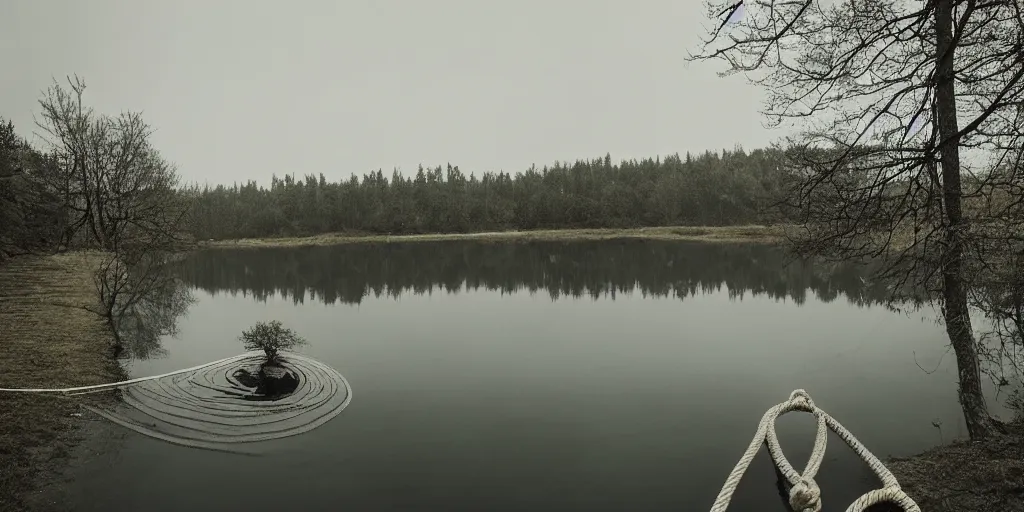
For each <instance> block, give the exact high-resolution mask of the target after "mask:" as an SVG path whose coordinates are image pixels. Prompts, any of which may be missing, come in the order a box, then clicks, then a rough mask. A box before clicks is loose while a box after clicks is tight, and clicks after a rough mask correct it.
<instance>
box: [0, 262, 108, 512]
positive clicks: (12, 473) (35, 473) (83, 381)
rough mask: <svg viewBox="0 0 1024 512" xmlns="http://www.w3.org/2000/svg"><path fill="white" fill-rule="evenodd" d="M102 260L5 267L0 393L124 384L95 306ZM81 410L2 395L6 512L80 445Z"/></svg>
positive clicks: (0, 459)
mask: <svg viewBox="0 0 1024 512" xmlns="http://www.w3.org/2000/svg"><path fill="white" fill-rule="evenodd" d="M100 258H101V256H100V255H99V254H96V253H72V254H62V255H57V256H25V257H19V258H14V259H12V260H9V261H6V262H4V263H2V264H0V387H15V388H17V387H42V388H58V387H70V386H77V385H90V384H100V383H104V382H110V381H112V380H119V379H121V378H122V372H121V370H120V367H119V366H118V364H117V362H116V361H115V360H114V359H113V358H112V357H111V343H112V336H111V333H110V331H109V330H108V329H107V327H106V325H105V324H104V322H103V321H102V319H101V318H100V317H99V316H98V315H97V314H95V313H93V312H90V311H87V310H86V309H85V308H91V307H95V306H96V305H97V295H96V288H95V285H94V284H93V269H95V268H96V267H97V265H98V262H99V259H100ZM79 414H80V408H79V405H78V403H77V402H75V401H72V400H70V399H64V398H59V397H54V396H44V395H37V394H13V393H0V510H23V509H25V508H26V507H27V506H28V501H27V500H28V499H29V498H30V496H31V495H32V493H33V492H35V490H36V489H38V488H39V484H40V476H41V474H42V473H44V472H45V473H47V474H49V473H50V472H51V471H52V470H53V469H54V468H58V467H60V466H63V465H64V464H65V463H66V461H67V458H68V455H69V453H70V451H71V449H72V448H73V447H74V446H75V445H76V444H77V442H78V440H79V439H81V437H82V434H83V431H82V428H81V427H82V425H84V424H85V422H84V421H83V420H82V419H81V418H80V417H79Z"/></svg>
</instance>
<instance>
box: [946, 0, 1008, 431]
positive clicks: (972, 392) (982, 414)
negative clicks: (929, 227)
mask: <svg viewBox="0 0 1024 512" xmlns="http://www.w3.org/2000/svg"><path fill="white" fill-rule="evenodd" d="M935 31H936V74H935V78H936V86H935V120H936V125H937V128H938V133H939V137H938V138H939V140H940V141H941V142H940V145H939V148H938V149H939V162H940V164H941V166H942V192H943V211H944V213H945V217H946V219H945V220H946V223H947V227H946V233H945V235H946V236H945V248H944V251H945V254H944V255H943V256H944V257H943V258H942V292H943V303H944V304H943V316H944V319H945V323H946V333H947V334H948V336H949V341H950V343H952V345H953V351H954V352H955V353H956V363H957V368H958V369H959V377H960V387H959V395H960V406H961V408H963V411H964V419H965V420H966V422H967V432H968V434H969V435H970V436H971V439H980V438H983V437H986V436H990V435H992V434H993V433H995V430H996V425H995V421H994V420H993V419H992V417H991V416H990V415H989V413H988V406H987V405H986V403H985V395H984V393H983V392H982V388H981V366H980V363H979V360H978V351H977V346H976V345H975V340H974V331H973V328H972V327H971V319H970V316H969V315H968V307H967V290H966V289H965V286H964V276H963V272H964V250H963V231H964V228H965V227H966V224H965V222H964V218H963V211H962V209H961V197H962V192H961V184H960V140H959V137H956V134H957V132H959V130H960V128H959V126H958V123H957V118H956V115H957V111H956V95H955V89H954V82H953V64H954V58H953V57H954V55H953V54H954V48H953V0H937V1H936V3H935Z"/></svg>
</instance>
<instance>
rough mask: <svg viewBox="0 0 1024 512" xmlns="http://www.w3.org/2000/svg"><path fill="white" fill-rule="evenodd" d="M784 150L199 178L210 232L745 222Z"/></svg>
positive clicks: (760, 212) (774, 180)
mask: <svg viewBox="0 0 1024 512" xmlns="http://www.w3.org/2000/svg"><path fill="white" fill-rule="evenodd" d="M782 159H783V155H782V153H781V151H776V150H755V151H752V152H749V153H748V152H745V151H743V150H742V149H736V150H733V151H723V152H722V153H720V154H719V153H714V152H710V151H709V152H706V153H704V154H701V155H697V156H694V155H690V154H689V153H688V154H686V156H684V157H680V156H679V155H673V156H669V157H667V158H664V159H662V158H653V159H644V160H640V161H635V160H631V161H623V162H621V163H619V164H613V163H612V159H611V156H610V155H606V156H605V157H604V158H603V159H597V160H592V161H583V160H580V161H577V162H576V163H572V164H569V163H556V164H554V165H552V166H547V167H544V168H541V169H537V168H530V169H529V170H527V171H525V172H522V173H515V174H510V173H507V172H497V173H494V172H486V173H482V174H476V173H473V174H471V175H468V176H467V175H466V174H465V173H464V172H463V171H462V170H460V169H459V168H458V167H457V166H455V167H453V166H451V165H449V166H448V167H447V168H442V167H441V166H438V167H434V168H430V169H425V168H423V167H422V166H421V167H420V168H419V170H418V172H417V173H416V175H415V176H404V175H403V174H402V173H399V172H398V171H397V170H396V171H395V172H394V173H393V174H392V176H391V177H390V179H389V178H387V177H386V176H385V175H384V174H383V173H382V172H381V171H379V170H378V171H376V172H371V173H369V174H366V175H364V176H363V177H362V178H361V179H360V178H359V177H357V176H355V175H353V176H352V177H351V179H349V180H347V181H341V182H336V183H334V182H329V181H327V180H326V179H325V178H324V176H323V174H320V175H319V176H313V175H307V176H305V178H304V179H295V178H294V176H292V175H285V176H284V177H283V178H279V177H277V176H274V177H273V179H272V181H271V185H270V188H265V187H262V186H258V185H257V184H256V183H255V182H254V181H250V182H248V183H246V184H244V185H239V184H235V185H233V186H223V185H218V186H215V187H209V186H206V187H199V186H194V187H192V188H190V189H188V191H187V192H188V193H189V194H190V195H191V196H192V204H193V210H192V212H191V229H192V232H193V234H194V235H195V237H196V238H198V239H209V238H214V239H227V238H253V237H273V236H295V235H311V234H317V233H325V232H360V233H378V234H384V233H391V234H415V233H439V232H445V233H451V232H456V233H459V232H479V231H501V230H509V229H559V228H606V227H607V228H621V227H638V226H667V225H709V226H720V225H736V224H748V223H759V222H766V221H767V222H770V221H772V220H777V219H772V218H770V217H766V216H765V215H764V211H765V206H767V205H769V204H770V203H771V202H773V200H774V198H777V197H778V192H779V190H778V189H779V187H780V186H781V185H780V184H781V183H782V182H783V180H782V179H780V178H781V176H780V173H781V172H782V171H781V170H780V168H781V167H782V165H783V164H782Z"/></svg>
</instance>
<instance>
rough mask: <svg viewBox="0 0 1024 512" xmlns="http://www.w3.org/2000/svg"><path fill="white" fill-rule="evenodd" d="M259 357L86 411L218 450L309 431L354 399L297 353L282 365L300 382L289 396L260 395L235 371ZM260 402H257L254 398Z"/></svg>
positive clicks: (134, 389)
mask: <svg viewBox="0 0 1024 512" xmlns="http://www.w3.org/2000/svg"><path fill="white" fill-rule="evenodd" d="M263 360H264V357H263V356H262V355H260V354H244V355H241V356H238V357H236V358H231V359H227V360H224V361H219V362H216V363H213V364H210V365H208V366H204V367H201V368H198V369H195V370H192V371H189V372H186V373H180V374H177V375H171V376H167V377H161V378H156V379H151V380H145V381H142V382H139V383H136V384H132V385H130V386H127V387H125V388H123V389H122V398H123V400H122V405H121V406H119V407H116V408H112V409H106V408H105V409H101V408H98V407H92V406H90V407H88V408H89V410H91V411H93V412H95V413H96V414H99V415H100V416H103V417H105V418H107V419H109V420H111V421H113V422H115V423H118V424H120V425H122V426H124V427H126V428H129V429H131V430H134V431H136V432H138V433H140V434H143V435H146V436H149V437H153V438H156V439H160V440H163V441H167V442H171V443H174V444H178V445H183V446H190V447H195V448H205V449H213V450H221V451H233V452H237V451H238V450H234V449H231V445H233V444H236V443H252V442H258V441H269V440H272V439H280V438H283V437H289V436H294V435H298V434H302V433H304V432H308V431H310V430H313V429H314V428H317V427H319V426H320V425H323V424H324V423H326V422H327V421H329V420H330V419H331V418H333V417H335V416H337V415H338V414H339V413H341V411H342V410H343V409H344V408H345V407H346V406H347V405H348V404H349V402H350V401H351V400H352V389H351V387H350V386H349V384H348V381H346V380H345V377H343V376H342V375H341V374H340V373H338V371H337V370H335V369H334V368H331V367H330V366H327V365H326V364H323V363H321V362H319V361H317V360H315V359H311V358H308V357H305V356H301V355H298V354H287V355H284V356H281V358H280V365H281V366H282V367H284V368H285V370H286V371H288V373H291V374H292V375H293V376H294V377H295V378H296V379H297V381H298V385H297V387H296V388H295V390H294V391H293V392H291V393H288V394H287V395H282V396H277V397H271V398H268V397H263V396H261V395H260V394H259V393H258V392H257V389H256V387H255V386H254V385H252V383H251V382H244V383H243V382H242V380H245V379H241V380H240V379H239V376H240V375H244V372H240V370H243V369H247V368H251V367H254V366H258V365H259V364H260V363H261V362H262V361H263ZM254 398H261V399H254Z"/></svg>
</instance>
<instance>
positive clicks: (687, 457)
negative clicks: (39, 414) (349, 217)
mask: <svg viewBox="0 0 1024 512" xmlns="http://www.w3.org/2000/svg"><path fill="white" fill-rule="evenodd" d="M180 271H181V276H182V278H183V279H184V281H185V282H186V283H187V284H188V286H190V287H192V288H194V294H195V298H196V302H195V304H194V305H192V306H191V308H189V310H188V312H187V314H185V315H183V316H181V317H180V318H178V319H177V327H178V333H177V335H176V336H175V337H167V338H165V339H163V340H162V347H161V348H162V353H160V352H161V351H156V352H155V353H154V354H155V355H157V356H159V357H150V358H149V359H142V360H135V361H132V362H131V364H130V372H131V374H132V376H147V375H155V374H160V373H164V372H168V371H172V370H176V369H180V368H185V367H190V366H194V365H198V364H202V363H205V362H208V361H211V360H215V359H220V358H224V357H228V356H232V355H235V354H238V353H240V352H242V347H241V344H240V342H239V341H238V339H237V338H238V335H239V333H240V332H241V331H242V330H243V329H245V328H247V327H249V326H251V325H252V324H254V323H255V322H257V321H261V320H271V319H277V320H280V321H282V322H283V323H284V324H285V326H286V327H291V328H293V329H295V330H296V331H297V332H298V333H299V334H301V335H302V336H304V337H305V338H306V339H308V341H309V345H308V346H306V347H305V348H304V349H303V353H304V354H305V355H307V356H309V357H312V358H314V359H317V360H319V361H322V362H324V363H326V364H328V365H330V366H332V367H333V368H335V369H337V370H339V371H340V372H341V373H342V374H343V375H344V376H345V378H346V379H347V380H348V382H349V383H350V384H351V386H352V390H353V399H352V401H351V403H350V404H349V406H348V407H347V408H346V409H345V410H344V411H343V412H342V413H341V414H340V415H339V416H337V417H336V418H334V419H333V420H331V421H330V422H328V423H326V424H324V425H323V426H321V427H319V428H317V429H315V430H312V431H310V432H308V433H305V434H302V435H298V436H294V437H289V438H285V439H279V440H274V441H269V442H265V443H259V444H258V445H257V446H255V447H254V449H255V450H257V451H258V452H260V453H261V454H262V456H261V457H244V456H239V455H234V454H227V453H219V452H213V451H207V450H200V449H195V448H187V447H180V446H175V445H172V444H168V443H165V442H161V441H158V440H154V439H151V438H148V437H144V436H141V435H137V434H135V433H127V434H126V435H125V436H124V437H123V439H122V440H121V442H119V443H118V444H117V446H116V450H112V451H113V452H116V453H108V454H106V455H105V456H102V457H98V458H96V459H95V460H90V461H88V462H86V463H83V464H81V467H79V469H77V470H75V471H74V473H75V474H74V475H73V481H72V482H71V483H69V484H67V493H68V496H70V498H68V499H70V500H72V502H71V504H72V505H73V506H74V508H75V509H76V510H147V511H158V510H159V511H163V510H167V511H171V510H175V511H177V510H234V509H238V508H244V509H246V510H250V511H256V510H260V511H261V510H268V511H269V510H339V509H341V510H345V509H347V510H373V511H384V510H403V511H413V510H423V511H427V510H429V511H435V510H498V511H504V510H508V511H511V510H552V511H554V510H590V511H604V510H607V511H611V510H616V511H619V510H650V511H657V510H666V511H668V510H693V511H698V510H707V509H708V508H709V507H710V505H711V503H712V501H713V500H714V498H715V497H716V495H717V493H718V491H719V489H720V488H721V485H722V484H723V482H724V480H725V477H726V476H727V474H728V473H729V471H730V470H731V469H732V467H733V465H734V464H735V463H736V461H737V459H738V458H739V456H740V455H741V454H742V452H743V450H744V449H745V448H746V446H747V444H748V443H749V442H750V438H751V436H752V435H753V433H754V430H755V428H756V427H757V423H758V421H759V419H760V417H761V415H762V414H763V413H764V412H765V410H766V409H768V408H769V407H771V406H773V405H775V404H777V403H779V402H781V401H783V400H785V399H786V398H787V396H788V395H789V393H790V392H791V391H792V390H793V389H796V388H804V389H806V390H807V391H808V392H809V393H810V394H811V396H812V397H813V398H814V400H815V402H816V403H817V404H818V405H819V406H821V407H822V408H824V409H825V410H826V411H828V412H829V413H830V414H832V415H833V416H835V417H836V418H837V419H838V420H839V421H840V422H842V423H843V424H844V425H845V426H846V427H847V428H848V429H850V430H851V431H852V432H853V433H854V434H855V435H857V436H858V437H859V438H860V439H861V440H862V441H863V442H864V443H865V444H866V445H867V446H868V447H869V448H870V449H871V450H872V451H873V452H874V453H875V454H876V455H878V456H879V457H887V456H890V455H891V456H906V455H911V454H915V453H918V452H920V451H922V450H924V449H927V448H929V447H931V446H934V445H936V444H939V443H940V442H942V441H947V442H948V441H949V440H951V439H952V438H955V437H961V436H963V435H965V433H966V429H965V427H964V426H963V420H962V417H961V413H960V411H959V406H958V404H957V399H956V372H955V368H954V366H953V362H954V361H953V357H952V354H951V353H949V354H947V350H948V346H947V342H946V339H945V333H944V330H943V328H942V326H941V325H939V324H937V323H935V321H934V312H933V311H932V310H930V309H925V310H921V311H919V312H910V313H897V312H893V311H891V310H889V309H887V308H886V307H884V306H883V305H881V304H880V301H881V300H882V299H884V295H883V293H884V289H883V288H880V287H872V286H869V285H868V284H866V282H865V281H864V280H863V279H862V275H863V272H864V271H863V270H862V269H861V268H859V267H856V266H853V265H846V266H838V267H837V266H830V267H816V266H813V265H810V264H808V263H805V262H790V261H789V260H787V258H786V256H785V254H783V253H782V251H781V250H779V249H777V248H775V247H771V246H764V245H741V244H700V243H680V242H657V241H642V240H626V241H612V242H574V243H553V242H545V243H525V242H524V243H484V242H421V243H410V244H377V245H340V246H334V247H309V248H263V249H216V250H207V251H200V252H196V253H193V254H192V255H190V256H189V257H188V258H187V259H186V260H185V261H184V262H182V263H181V265H180ZM925 370H927V371H925ZM934 421H940V422H941V430H940V429H939V428H936V427H935V426H933V422H934ZM778 430H779V435H780V440H781V442H782V444H783V446H784V448H785V449H786V453H787V455H788V457H789V459H790V460H791V461H792V462H793V463H794V465H795V466H796V467H797V469H798V470H802V468H803V465H804V462H805V461H806V458H807V456H808V454H809V452H810V447H811V443H812V441H813V435H814V422H813V420H812V419H811V417H810V416H809V415H806V414H801V413H792V414H790V415H787V416H786V417H785V418H783V419H782V420H781V421H780V424H779V429H778ZM817 481H818V482H819V484H820V485H821V487H822V490H823V496H824V503H825V508H826V510H844V509H845V507H846V506H847V505H848V504H849V503H850V502H851V501H852V500H853V499H854V498H855V497H857V496H859V495H860V494H861V493H862V492H864V491H866V490H868V489H869V488H873V487H874V486H875V482H874V480H873V477H872V474H871V473H870V471H869V470H868V469H867V467H866V466H864V464H863V463H861V462H860V460H859V459H857V458H856V457H854V456H853V455H852V452H851V451H850V450H849V449H848V448H846V446H845V445H844V444H842V442H841V441H840V440H839V439H838V438H837V437H835V436H832V437H831V438H830V442H829V449H828V452H827V456H826V459H825V461H824V463H823V465H822V469H821V471H820V473H819V476H818V478H817ZM730 510H737V511H742V510H780V511H782V510H786V509H785V508H784V506H783V500H782V499H781V498H780V497H779V495H778V491H777V489H776V480H775V473H774V471H773V469H772V467H771V463H770V460H769V458H768V456H767V454H766V453H764V452H762V453H761V454H760V455H759V456H758V458H757V459H756V461H755V463H754V464H753V465H752V466H751V468H750V470H749V471H748V473H747V475H746V476H745V477H744V480H743V482H742V484H741V486H740V491H739V492H738V494H737V496H736V497H735V499H734V500H733V505H732V507H731V509H730Z"/></svg>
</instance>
